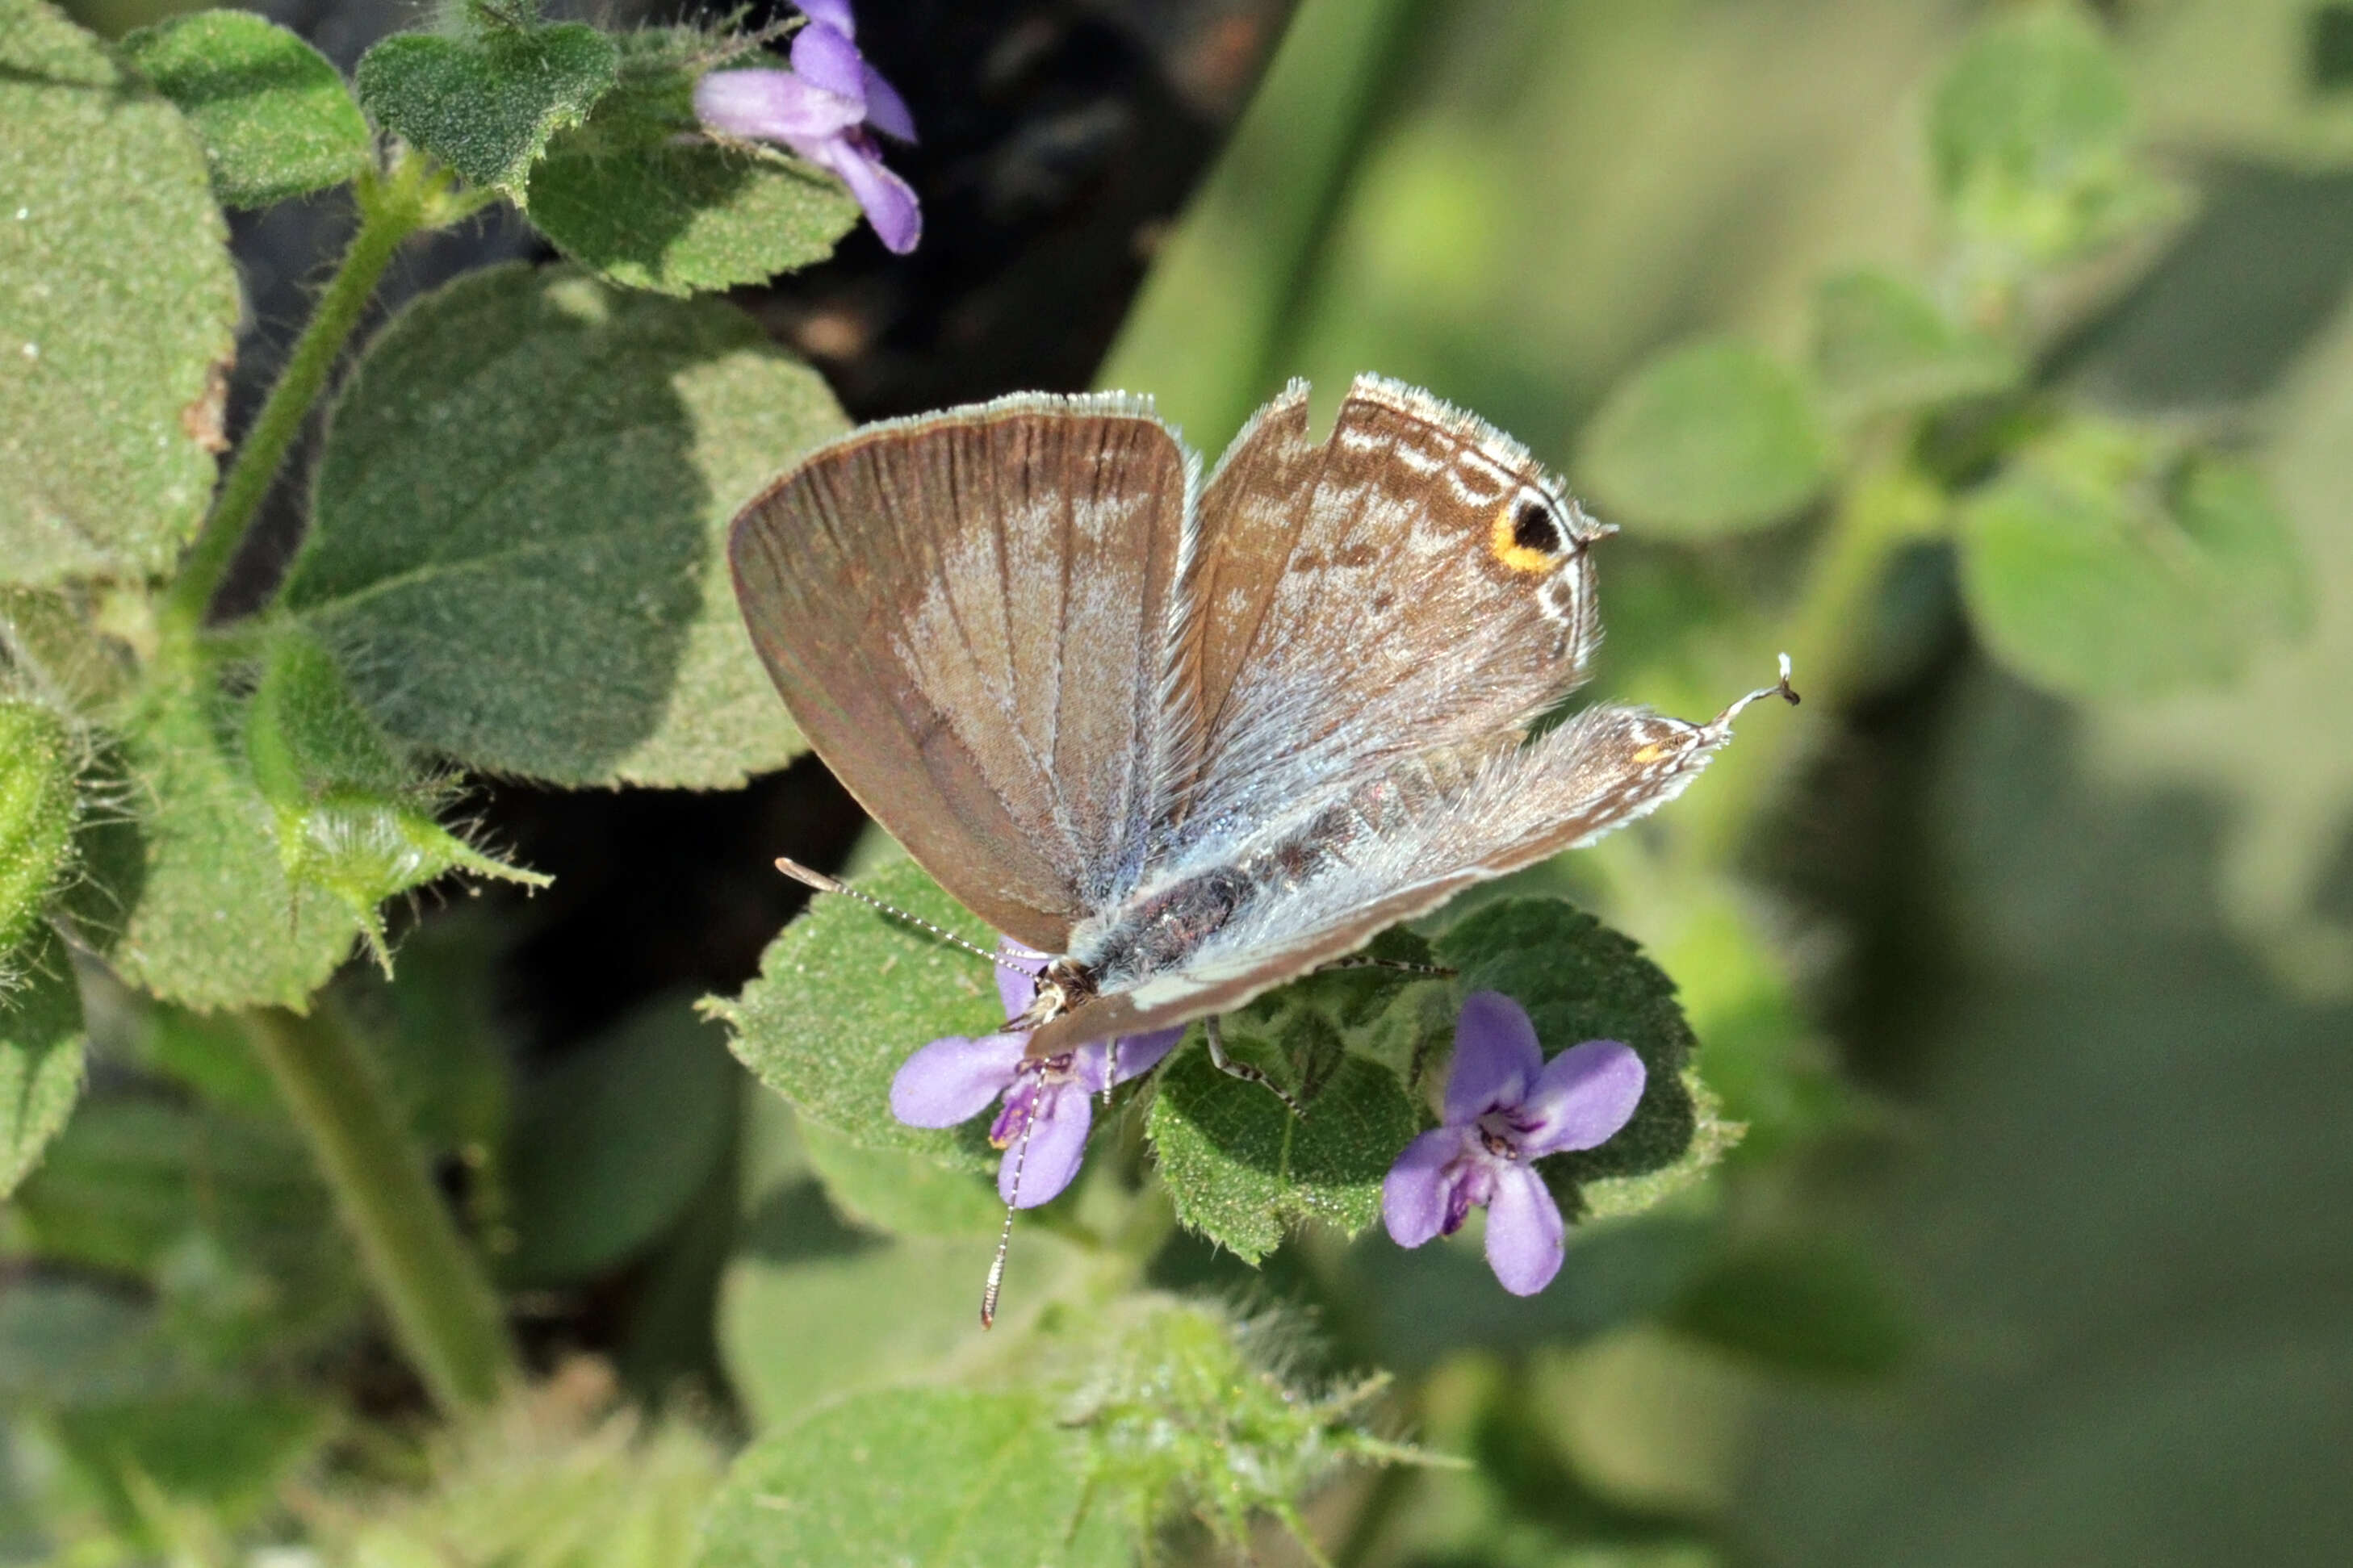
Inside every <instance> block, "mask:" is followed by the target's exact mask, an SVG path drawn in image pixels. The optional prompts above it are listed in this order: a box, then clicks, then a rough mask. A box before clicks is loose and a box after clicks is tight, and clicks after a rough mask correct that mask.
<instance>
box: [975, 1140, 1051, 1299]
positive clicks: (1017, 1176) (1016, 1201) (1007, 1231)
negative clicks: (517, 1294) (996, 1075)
mask: <svg viewBox="0 0 2353 1568" xmlns="http://www.w3.org/2000/svg"><path fill="white" fill-rule="evenodd" d="M1044 1098H1045V1097H1044V1095H1042V1094H1033V1095H1031V1096H1030V1097H1029V1114H1028V1115H1026V1116H1024V1117H1022V1119H1021V1142H1019V1143H1018V1144H1016V1145H1015V1146H1014V1150H1013V1180H1012V1182H1011V1184H1009V1185H1008V1188H1007V1190H1006V1194H1005V1225H1004V1228H1002V1229H1000V1230H999V1231H998V1232H997V1256H996V1257H995V1258H991V1259H990V1260H989V1264H988V1284H987V1286H986V1287H985V1288H983V1289H982V1290H981V1292H980V1326H981V1327H982V1328H984V1329H991V1328H995V1327H996V1326H997V1291H998V1290H1000V1289H1003V1288H1004V1285H1005V1254H1006V1253H1007V1251H1008V1249H1010V1248H1011V1247H1012V1246H1013V1211H1014V1209H1015V1208H1017V1207H1018V1206H1019V1205H1020V1203H1021V1167H1022V1166H1024V1165H1026V1164H1028V1163H1029V1130H1030V1129H1031V1128H1033V1127H1035V1126H1037V1125H1038V1101H1039V1100H1042V1099H1044Z"/></svg>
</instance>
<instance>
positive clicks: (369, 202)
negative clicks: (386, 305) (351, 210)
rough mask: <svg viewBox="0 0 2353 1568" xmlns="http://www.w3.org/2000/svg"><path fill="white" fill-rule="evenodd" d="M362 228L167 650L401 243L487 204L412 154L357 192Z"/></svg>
mask: <svg viewBox="0 0 2353 1568" xmlns="http://www.w3.org/2000/svg"><path fill="white" fill-rule="evenodd" d="M353 189H354V194H355V195H357V197H358V201H359V211H360V226H359V230H358V232H357V233H355V234H353V236H352V243H351V246H350V247H349V248H348V249H346V250H345V251H344V252H343V260H342V261H341V262H339V263H337V265H336V267H335V274H334V276H333V277H332V278H331V279H328V282H327V287H326V290H325V292H323V293H322V294H321V295H320V296H319V303H318V307H317V309H315V310H312V311H311V320H310V321H309V323H308V324H307V325H305V326H304V327H303V329H302V335H301V337H300V338H297V339H296V340H295V342H294V350H293V352H292V353H290V354H289V355H287V357H286V364H285V367H284V368H283V369H281V370H280V372H279V373H278V382H277V384H276V385H274V386H272V387H271V388H270V389H269V396H268V397H267V398H265V399H264V400H263V401H262V405H261V411H260V413H259V414H257V415H256V416H254V420H253V427H252V429H250V430H249V431H248V432H247V434H246V437H245V440H244V441H243V442H242V443H241V444H240V445H239V446H238V447H237V456H236V458H233V459H232V460H231V461H230V463H229V468H228V475H227V478H226V479H223V480H222V481H221V487H220V490H219V492H218V493H217V494H216V496H215V497H214V499H213V509H212V511H211V513H210V515H208V516H207V517H206V519H205V526H204V529H203V531H201V532H200V533H198V534H197V535H196V542H195V545H194V546H192V547H191V548H190V549H189V551H188V554H187V558H186V560H185V561H184V562H182V563H181V566H180V573H179V575H178V576H177V577H176V578H175V579H174V581H173V584H172V586H171V588H170V590H169V591H168V592H167V593H166V594H165V595H164V602H163V607H162V614H161V625H160V627H159V630H160V631H161V633H162V637H163V639H164V642H165V644H166V645H169V646H174V647H189V646H192V645H193V644H194V642H195V637H196V634H197V632H198V631H200V630H201V629H202V628H203V626H204V620H205V612H206V610H207V609H209V608H210V607H211V605H212V602H213V595H215V594H216V593H218V592H219V591H220V585H221V579H222V578H224V577H226V576H227V574H228V569H229V566H230V564H231V563H233V562H235V561H236V559H237V547H238V546H239V545H241V544H243V543H244V542H245V536H246V533H247V531H248V530H250V529H251V528H252V526H253V519H254V515H255V514H256V513H257V512H259V510H261V503H262V501H263V500H265V499H267V498H268V496H269V490H270V487H271V486H272V485H274V484H275V483H276V482H277V479H278V472H279V469H280V468H282V467H283V466H284V464H285V461H286V454H287V452H288V450H289V449H290V448H291V447H292V446H293V445H294V439H295V437H298V436H300V435H301V433H302V426H303V425H304V424H305V423H306V422H308V420H309V419H310V416H311V409H312V407H313V406H314V405H316V404H317V403H318V401H319V396H320V394H322V392H324V391H325V390H326V386H327V380H328V377H329V376H331V375H332V374H333V373H334V368H335V363H336V361H338V360H339V359H341V358H342V357H343V348H344V345H345V344H347V343H349V342H350V341H351V337H352V333H353V331H357V330H358V328H359V324H360V321H361V320H362V319H363V318H364V316H365V315H366V313H367V306H368V300H370V299H372V298H373V297H374V296H375V287H376V284H377V283H378V282H380V281H381V280H382V279H383V278H384V270H385V268H386V267H387V266H389V265H391V262H392V258H393V255H394V253H395V252H396V251H397V250H398V249H399V248H400V245H401V242H402V241H403V240H405V239H406V238H407V237H409V236H410V235H412V234H415V233H416V232H417V230H419V229H422V228H433V227H438V226H442V225H444V224H447V223H450V222H453V221H455V219H456V218H457V217H459V216H463V215H464V213H466V212H470V211H472V210H473V209H474V208H475V207H476V206H479V205H480V200H479V199H471V198H470V197H467V196H460V195H455V194H453V193H452V192H451V190H450V188H449V180H448V176H447V174H443V173H441V172H439V171H438V170H437V169H436V168H435V167H434V166H433V165H432V164H431V163H429V162H428V161H427V160H426V159H425V158H423V157H422V156H421V155H420V154H418V153H403V154H401V156H400V158H399V160H398V162H396V163H395V164H394V165H393V167H392V168H391V169H390V170H389V171H388V172H386V173H385V174H370V175H368V176H366V177H364V178H363V179H362V180H361V181H360V182H359V183H358V184H357V185H356V186H355V187H354V188H353Z"/></svg>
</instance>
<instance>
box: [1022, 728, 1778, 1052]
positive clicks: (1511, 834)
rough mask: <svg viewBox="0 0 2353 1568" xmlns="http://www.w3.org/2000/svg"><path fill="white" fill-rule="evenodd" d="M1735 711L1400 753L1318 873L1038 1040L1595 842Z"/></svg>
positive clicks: (1170, 1001)
mask: <svg viewBox="0 0 2353 1568" xmlns="http://www.w3.org/2000/svg"><path fill="white" fill-rule="evenodd" d="M1737 711H1738V706H1737V705H1736V706H1735V707H1734V708H1732V709H1728V710H1725V712H1724V713H1723V714H1720V715H1718V716H1717V717H1716V718H1715V720H1713V721H1710V722H1708V723H1705V724H1693V723H1687V722H1685V721H1683V720H1680V719H1670V718H1666V717H1664V716H1662V715H1661V714H1658V713H1654V712H1652V711H1651V710H1649V709H1647V708H1628V707H1618V706H1603V707H1599V708H1592V709H1588V710H1586V711H1584V712H1582V713H1579V714H1577V716H1576V717H1575V718H1573V719H1571V720H1569V721H1567V722H1566V723H1564V724H1561V725H1559V726H1558V727H1556V729H1554V730H1552V731H1549V732H1548V733H1546V735H1544V736H1543V737H1541V738H1540V739H1538V740H1536V741H1535V742H1531V743H1529V744H1528V745H1525V746H1522V747H1517V748H1514V749H1512V750H1509V751H1505V752H1497V753H1494V754H1491V755H1489V756H1488V757H1486V758H1484V759H1483V760H1482V761H1480V762H1478V763H1474V764H1471V765H1467V766H1466V765H1464V764H1462V763H1461V762H1460V760H1459V759H1457V758H1453V757H1450V756H1446V755H1444V754H1440V756H1439V757H1437V758H1434V759H1413V760H1409V761H1408V762H1405V763H1400V764H1398V766H1397V767H1396V768H1394V769H1392V770H1391V772H1390V773H1388V775H1386V776H1385V777H1384V778H1382V779H1380V780H1378V781H1376V782H1374V783H1372V784H1367V785H1366V786H1363V787H1362V788H1360V789H1359V790H1358V791H1357V792H1356V796H1355V798H1354V799H1353V800H1352V802H1351V803H1350V805H1349V806H1348V807H1347V808H1346V809H1345V810H1342V811H1338V812H1335V813H1332V814H1330V815H1329V816H1327V818H1326V819H1325V821H1324V824H1323V825H1321V826H1320V827H1319V831H1320V832H1321V833H1323V834H1324V836H1325V837H1326V842H1324V843H1323V844H1321V845H1319V846H1318V847H1319V848H1322V849H1324V850H1328V851H1329V855H1328V858H1326V859H1325V860H1324V863H1323V864H1322V866H1321V868H1320V869H1319V870H1318V871H1317V872H1316V873H1315V874H1314V875H1312V876H1309V877H1307V878H1304V879H1302V880H1301V881H1299V882H1298V883H1296V884H1295V885H1293V886H1290V887H1287V888H1285V889H1284V890H1283V892H1282V897H1281V898H1279V899H1270V900H1265V901H1263V902H1262V903H1260V904H1257V905H1255V906H1253V907H1250V908H1246V909H1245V910H1244V911H1243V912H1242V914H1241V915H1240V918H1239V919H1237V920H1236V921H1234V922H1233V923H1232V924H1230V925H1229V926H1227V927H1225V928H1223V929H1221V930H1219V931H1218V932H1216V933H1215V934H1214V935H1213V936H1212V937H1211V938H1210V939H1209V940H1208V942H1204V943H1203V944H1202V945H1201V947H1200V948H1199V949H1198V951H1197V952H1194V953H1193V954H1192V955H1191V956H1190V958H1188V959H1187V963H1185V965H1184V966H1183V968H1182V969H1181V971H1179V972H1177V973H1173V974H1169V975H1166V976H1162V977H1159V978H1156V979H1155V980H1153V981H1151V982H1147V983H1146V984H1145V985H1143V986H1142V987H1140V988H1138V989H1136V990H1134V991H1129V992H1124V993H1113V994H1105V995H1103V996H1099V997H1096V998H1094V999H1092V1000H1091V1001H1089V1002H1087V1003H1085V1004H1083V1005H1081V1006H1079V1007H1078V1008H1076V1009H1074V1010H1073V1011H1071V1012H1070V1013H1068V1014H1065V1015H1064V1016H1061V1017H1060V1018H1057V1019H1055V1020H1053V1021H1052V1022H1051V1023H1049V1024H1048V1025H1046V1026H1044V1027H1043V1028H1041V1029H1039V1031H1038V1032H1037V1034H1035V1035H1034V1036H1032V1037H1031V1038H1030V1041H1029V1055H1031V1056H1033V1057H1042V1056H1053V1055H1056V1054H1059V1053H1060V1052H1062V1051H1066V1050H1069V1049H1071V1048H1072V1047H1075V1046H1078V1045H1080V1044H1082V1043H1084V1042H1085V1041H1088V1040H1097V1039H1104V1038H1108V1037H1112V1036H1115V1035H1131V1034H1138V1033H1142V1032H1144V1031H1145V1030H1150V1029H1159V1028H1166V1027H1168V1026H1171V1025H1175V1024H1180V1023H1185V1022H1187V1021H1189V1020H1191V1019H1194V1018H1198V1017H1201V1016H1204V1015H1207V1014H1210V1013H1219V1012H1224V1011H1226V1010H1228V1009H1229V1008H1233V1007H1239V1006H1240V1005H1242V1004H1243V1003H1245V1002H1247V1001H1249V1000H1250V998H1251V997H1253V996H1256V995H1259V994H1261V993H1262V992H1266V991H1270V990H1271V989H1273V988H1274V987H1275V986H1277V985H1280V984H1282V983H1283V982H1285V981H1287V980H1290V979H1292V978H1293V977H1295V976H1297V975H1299V974H1302V973H1305V972H1306V971H1308V970H1310V969H1313V968H1314V966H1315V965H1317V964H1319V963H1325V962H1327V961H1329V960H1331V959H1335V958H1338V957H1341V956H1343V955H1345V954H1346V953H1350V952H1355V951H1356V949H1357V948H1360V947H1362V946H1363V945H1364V944H1365V943H1366V942H1369V941H1371V940H1372V939H1373V938H1374V937H1375V936H1376V935H1377V934H1379V933H1380V932H1381V931H1386V930H1388V928H1389V927H1390V926H1392V925H1395V924H1397V923H1398V921H1406V920H1411V919H1412V918H1413V917H1415V916H1416V915H1420V914H1426V913H1428V912H1429V911H1430V910H1433V909H1436V908H1437V907H1438V906H1439V905H1440V904H1442V903H1444V902H1445V901H1446V900H1448V899H1450V898H1452V897H1453V896H1454V895H1455V894H1456V893H1458V892H1460V891H1461V890H1462V889H1464V888H1467V887H1470V886H1471V885H1472V884H1473V883H1476V882H1482V881H1484V880H1486V879H1489V878H1491V877H1498V876H1501V875H1503V874H1504V873H1505V872H1507V871H1514V870H1517V869H1519V868H1521V867H1523V866H1528V865H1533V864H1535V862H1536V861H1538V860H1541V859H1543V858H1546V856H1548V855H1552V854H1555V853H1556V852H1558V851H1560V850H1563V849H1569V848H1575V847H1578V846H1580V845H1584V844H1587V843H1590V842H1591V841H1592V840H1594V839H1596V838H1599V837H1602V836H1603V835H1604V834H1607V833H1609V832H1610V831H1611V830H1612V829H1614V828H1617V827H1620V826H1624V825H1625V824H1627V823H1629V822H1631V821H1633V820H1635V819H1636V818H1638V817H1641V816H1647V815H1648V814H1649V813H1650V812H1651V811H1653V810H1656V809H1657V808H1658V807H1659V806H1661V805H1665V804H1666V803H1667V802H1668V801H1670V800H1672V799H1673V798H1674V797H1675V796H1676V795H1680V794H1682V793H1683V787H1684V786H1685V785H1686V784H1689V783H1690V782H1691V781H1692V779H1693V778H1694V776H1695V775H1697V773H1699V771H1700V770H1701V769H1702V768H1704V767H1705V766H1706V765H1707V761H1708V759H1709V757H1711V756H1712V755H1714V754H1715V751H1716V749H1717V748H1718V747H1720V746H1722V745H1723V744H1724V742H1725V741H1727V740H1729V739H1730V738H1731V735H1732V718H1733V716H1734V714H1736V712H1737Z"/></svg>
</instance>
